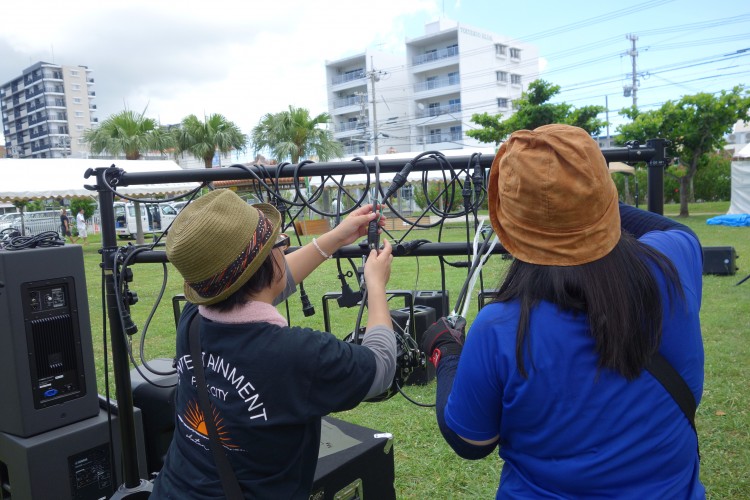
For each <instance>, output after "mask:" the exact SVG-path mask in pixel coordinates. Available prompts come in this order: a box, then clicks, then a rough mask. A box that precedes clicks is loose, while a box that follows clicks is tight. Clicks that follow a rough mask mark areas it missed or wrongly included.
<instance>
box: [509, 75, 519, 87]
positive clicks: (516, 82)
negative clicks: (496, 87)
mask: <svg viewBox="0 0 750 500" xmlns="http://www.w3.org/2000/svg"><path fill="white" fill-rule="evenodd" d="M510 83H511V85H521V75H510Z"/></svg>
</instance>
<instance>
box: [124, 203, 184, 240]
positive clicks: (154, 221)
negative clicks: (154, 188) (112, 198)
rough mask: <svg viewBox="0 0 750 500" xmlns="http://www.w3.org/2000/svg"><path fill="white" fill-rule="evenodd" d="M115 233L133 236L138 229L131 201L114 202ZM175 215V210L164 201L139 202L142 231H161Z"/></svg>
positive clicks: (127, 236)
mask: <svg viewBox="0 0 750 500" xmlns="http://www.w3.org/2000/svg"><path fill="white" fill-rule="evenodd" d="M113 206H114V211H115V233H117V236H119V237H120V238H123V239H125V238H135V236H136V234H137V232H138V229H137V227H136V221H135V205H134V204H133V203H124V202H115V203H114V204H113ZM175 217H177V210H175V208H174V207H173V206H172V205H168V204H166V203H158V204H157V203H141V226H142V228H143V232H144V233H161V232H163V231H164V230H165V229H166V228H168V227H169V225H170V224H171V223H172V221H173V220H174V218H175Z"/></svg>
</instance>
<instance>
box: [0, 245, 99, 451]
mask: <svg viewBox="0 0 750 500" xmlns="http://www.w3.org/2000/svg"><path fill="white" fill-rule="evenodd" d="M0 283H1V284H2V285H3V286H0V318H2V321H0V380H2V384H0V401H1V402H2V404H0V432H7V433H9V434H14V435H16V436H21V437H29V436H33V435H35V434H39V433H42V432H46V431H49V430H52V429H56V428H58V427H62V426H65V425H68V424H71V423H74V422H78V421H80V420H83V419H86V418H89V417H93V416H96V415H97V414H98V413H99V403H98V394H97V392H96V377H95V369H94V351H93V347H92V343H91V325H90V323H89V308H88V299H87V294H86V276H85V274H84V267H83V251H82V249H81V247H80V246H74V245H65V246H60V247H51V248H49V247H47V248H30V249H25V250H13V251H9V250H0Z"/></svg>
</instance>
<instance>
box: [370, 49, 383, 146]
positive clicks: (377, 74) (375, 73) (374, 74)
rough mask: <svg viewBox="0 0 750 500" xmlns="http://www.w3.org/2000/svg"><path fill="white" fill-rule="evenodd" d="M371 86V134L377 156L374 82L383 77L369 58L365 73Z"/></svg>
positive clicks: (376, 116) (376, 115) (376, 108)
mask: <svg viewBox="0 0 750 500" xmlns="http://www.w3.org/2000/svg"><path fill="white" fill-rule="evenodd" d="M365 74H366V75H367V77H368V78H369V79H370V83H371V84H372V133H373V138H374V141H375V144H374V145H375V154H378V111H377V110H378V99H377V96H376V94H375V82H379V81H380V75H384V74H385V73H383V72H382V71H380V70H376V69H375V63H374V62H373V58H372V56H370V71H368V72H367V73H365Z"/></svg>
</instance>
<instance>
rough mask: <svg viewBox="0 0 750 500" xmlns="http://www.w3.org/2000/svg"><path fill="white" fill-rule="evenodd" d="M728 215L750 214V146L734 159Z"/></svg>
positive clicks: (736, 154)
mask: <svg viewBox="0 0 750 500" xmlns="http://www.w3.org/2000/svg"><path fill="white" fill-rule="evenodd" d="M731 200H732V201H731V203H730V204H729V211H728V212H727V213H728V214H750V144H747V145H746V146H745V147H744V148H742V149H741V150H740V151H738V152H737V153H735V155H734V156H733V157H732V198H731Z"/></svg>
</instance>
